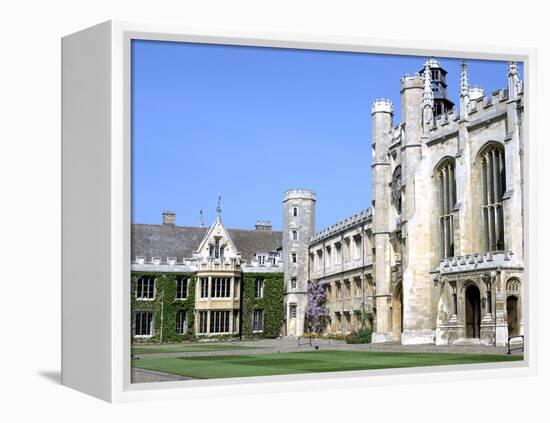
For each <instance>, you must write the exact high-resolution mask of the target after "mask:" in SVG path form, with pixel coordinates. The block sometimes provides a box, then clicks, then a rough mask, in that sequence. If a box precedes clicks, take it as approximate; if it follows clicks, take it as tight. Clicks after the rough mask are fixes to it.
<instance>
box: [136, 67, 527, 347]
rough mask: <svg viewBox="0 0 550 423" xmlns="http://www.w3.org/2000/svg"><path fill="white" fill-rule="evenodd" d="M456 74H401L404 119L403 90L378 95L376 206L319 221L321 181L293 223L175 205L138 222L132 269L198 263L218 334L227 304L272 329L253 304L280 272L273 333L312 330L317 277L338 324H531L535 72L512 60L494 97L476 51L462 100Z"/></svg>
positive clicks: (392, 334)
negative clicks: (527, 270) (185, 213)
mask: <svg viewBox="0 0 550 423" xmlns="http://www.w3.org/2000/svg"><path fill="white" fill-rule="evenodd" d="M446 74H447V72H446V71H445V70H444V69H443V68H442V67H441V66H440V64H439V63H438V62H437V60H435V59H433V58H432V59H428V60H427V61H426V63H425V65H424V67H423V69H421V70H420V72H419V73H417V74H414V75H412V76H408V75H406V76H404V77H403V78H402V79H401V86H400V92H401V104H400V107H401V122H399V123H398V124H397V125H395V124H394V123H393V112H394V109H393V104H392V103H391V101H389V100H386V99H378V100H374V101H373V103H372V139H371V143H372V164H371V172H372V207H370V208H368V209H366V210H363V211H361V212H359V213H356V214H354V215H352V216H350V217H349V218H347V219H344V220H343V221H341V222H337V223H335V224H333V225H331V226H329V227H328V228H326V229H323V230H321V231H319V232H317V233H315V212H316V193H315V192H314V191H311V190H308V189H291V190H288V191H287V192H285V193H284V195H283V199H282V205H283V230H282V233H281V232H276V231H272V227H271V222H269V221H258V222H256V229H255V230H253V231H247V230H242V229H226V228H225V227H224V225H223V223H222V221H221V217H220V212H221V209H220V208H219V207H218V217H217V218H216V221H215V222H214V223H213V224H212V226H211V227H210V228H208V229H207V228H203V227H202V225H201V227H180V226H176V224H175V213H173V212H164V214H163V225H157V226H154V225H134V228H133V234H132V255H133V263H132V271H133V272H134V273H135V274H136V275H142V274H144V272H145V273H147V272H149V273H153V274H161V275H162V274H168V273H171V272H172V273H173V272H176V273H178V272H179V273H181V274H192V275H194V277H195V278H196V283H195V284H194V287H195V288H194V289H195V292H194V294H195V300H194V305H193V313H194V328H193V329H194V332H195V333H196V334H201V335H206V336H208V335H212V334H214V335H216V334H219V330H218V329H219V327H220V324H219V318H220V314H219V313H218V312H223V313H224V314H223V315H222V318H223V319H226V320H227V322H226V323H227V327H225V323H223V324H222V326H224V331H223V333H226V334H230V335H236V334H240V333H241V327H242V323H243V319H246V321H245V323H246V326H247V327H249V328H250V332H251V333H261V331H260V330H258V328H259V326H258V319H259V318H260V316H261V318H264V315H263V314H261V313H260V314H258V313H255V312H254V310H256V309H254V310H252V309H251V310H252V311H250V312H251V313H252V314H253V316H250V315H247V316H243V307H242V304H243V298H242V295H243V292H244V291H243V289H242V285H243V283H242V281H243V280H244V276H246V274H247V273H248V274H250V275H254V278H256V279H257V275H258V274H260V275H261V274H262V273H264V274H278V275H280V278H281V283H282V284H283V287H284V288H282V289H281V291H280V295H281V296H282V299H281V298H280V297H279V299H278V300H280V307H282V308H284V310H282V313H277V312H276V310H273V309H271V311H270V313H269V315H270V316H275V317H269V318H270V319H271V318H272V319H280V322H279V320H277V322H269V326H270V328H271V329H270V330H271V335H270V336H274V335H276V332H277V330H276V329H273V328H274V327H280V328H281V329H280V333H279V334H280V335H282V336H302V335H303V334H304V332H306V331H307V328H308V323H307V321H306V320H305V312H306V307H307V287H308V283H309V282H310V281H318V282H320V283H321V284H322V285H323V286H324V287H325V289H326V292H327V304H326V307H327V310H328V312H329V316H330V318H329V322H328V324H327V326H326V333H327V334H335V333H342V334H346V333H350V332H353V331H356V330H358V329H360V328H365V327H366V328H369V329H371V330H372V332H373V336H372V341H373V342H400V343H403V344H427V343H436V344H456V343H481V344H487V345H504V344H505V343H506V342H507V340H508V337H509V336H512V335H520V334H523V316H522V310H523V307H522V300H523V295H522V292H523V285H524V283H525V281H524V280H523V266H524V257H523V227H524V226H523V169H522V166H523V162H522V151H523V134H522V118H523V95H524V92H523V83H522V82H521V81H520V80H519V76H518V67H517V64H516V63H510V64H509V67H508V86H507V88H506V89H501V90H498V91H495V92H493V93H492V94H491V95H490V96H488V97H486V96H485V95H484V92H483V89H482V88H480V87H472V86H470V84H469V75H468V68H467V64H466V63H463V65H462V68H461V75H460V103H459V106H458V110H456V109H455V108H454V104H453V102H452V101H451V100H449V99H448V97H447V84H446ZM503 79H504V75H503ZM249 279H250V278H249ZM269 280H271V281H273V280H274V279H273V278H269ZM227 281H228V282H227ZM226 283H228V285H227V286H226ZM249 283H255V279H254V281H252V280H251V279H250V281H249ZM220 284H221V285H220ZM220 286H221V288H220ZM220 289H221V290H222V291H223V294H222V295H220V291H219V290H220ZM142 291H143V288H142ZM254 291H256V290H254ZM250 292H252V290H251V291H250ZM258 292H259V291H258ZM271 292H279V291H275V290H272V291H271ZM254 295H256V294H254ZM143 300H147V299H146V298H145V299H143ZM249 300H251V299H249ZM257 300H259V299H258V298H255V300H254V301H252V300H251V302H248V303H247V304H252V303H254V304H256V305H259V304H262V301H257ZM136 304H137V305H136V307H138V308H139V301H138V302H137V303H136ZM254 307H256V306H254ZM258 307H260V306H258ZM279 310H280V309H279ZM260 311H261V310H260ZM226 312H227V313H228V314H227V317H226V314H225V313H226ZM254 316H255V317H254ZM279 316H280V317H279ZM142 318H143V317H142V316H141V317H140V319H142ZM212 319H215V320H214V322H213V320H212ZM250 319H254V321H249V320H250ZM224 322H225V320H224ZM213 327H215V328H217V329H216V330H214V331H213V330H212V328H213Z"/></svg>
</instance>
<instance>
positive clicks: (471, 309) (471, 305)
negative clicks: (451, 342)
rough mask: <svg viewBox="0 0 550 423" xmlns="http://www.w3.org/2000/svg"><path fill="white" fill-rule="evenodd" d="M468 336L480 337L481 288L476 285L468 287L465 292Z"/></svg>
mask: <svg viewBox="0 0 550 423" xmlns="http://www.w3.org/2000/svg"><path fill="white" fill-rule="evenodd" d="M464 314H465V316H464V317H465V323H466V337H467V338H479V332H480V326H481V308H480V295H479V289H478V287H477V286H475V285H470V286H469V287H468V288H466V294H465V313H464Z"/></svg>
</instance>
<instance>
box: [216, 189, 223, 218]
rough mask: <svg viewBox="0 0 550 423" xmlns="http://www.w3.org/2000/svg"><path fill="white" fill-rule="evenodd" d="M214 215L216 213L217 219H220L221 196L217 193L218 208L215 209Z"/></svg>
mask: <svg viewBox="0 0 550 423" xmlns="http://www.w3.org/2000/svg"><path fill="white" fill-rule="evenodd" d="M216 213H218V217H220V215H221V213H222V195H221V194H220V193H219V192H218V207H216Z"/></svg>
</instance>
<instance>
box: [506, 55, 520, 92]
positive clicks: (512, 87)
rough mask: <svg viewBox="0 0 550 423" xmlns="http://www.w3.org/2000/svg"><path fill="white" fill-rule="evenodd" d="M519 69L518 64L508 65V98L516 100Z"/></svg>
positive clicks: (511, 63)
mask: <svg viewBox="0 0 550 423" xmlns="http://www.w3.org/2000/svg"><path fill="white" fill-rule="evenodd" d="M518 85H519V68H518V63H517V62H510V63H508V98H510V99H514V98H517V96H518Z"/></svg>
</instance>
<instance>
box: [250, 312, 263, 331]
mask: <svg viewBox="0 0 550 423" xmlns="http://www.w3.org/2000/svg"><path fill="white" fill-rule="evenodd" d="M263 330H264V311H263V310H254V313H253V315H252V331H254V332H262V331H263Z"/></svg>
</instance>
